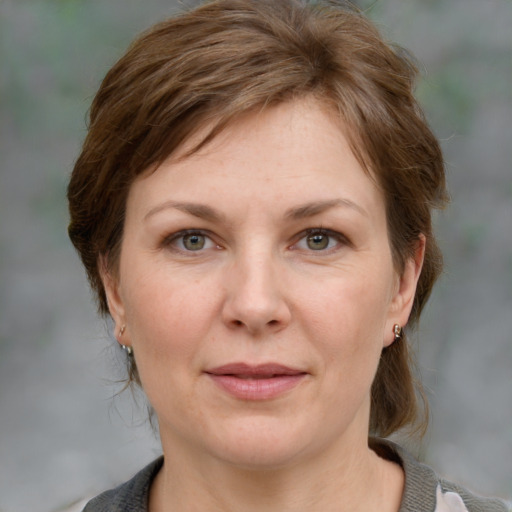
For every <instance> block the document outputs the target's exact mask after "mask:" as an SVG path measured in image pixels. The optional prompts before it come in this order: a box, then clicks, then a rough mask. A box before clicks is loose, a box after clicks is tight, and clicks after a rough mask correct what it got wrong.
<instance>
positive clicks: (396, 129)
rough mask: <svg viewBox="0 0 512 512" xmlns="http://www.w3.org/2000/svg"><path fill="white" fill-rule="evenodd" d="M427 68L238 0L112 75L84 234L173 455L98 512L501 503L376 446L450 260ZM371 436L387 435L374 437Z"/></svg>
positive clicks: (401, 414) (288, 9)
mask: <svg viewBox="0 0 512 512" xmlns="http://www.w3.org/2000/svg"><path fill="white" fill-rule="evenodd" d="M414 75H415V70H414V66H413V65H412V64H411V62H410V60H408V58H407V57H405V56H404V55H401V53H400V52H398V50H396V49H393V48H391V47H390V46H389V45H387V44H386V43H384V42H383V40H382V39H381V37H380V36H379V34H378V33H377V31H376V30H375V28H374V27H373V26H372V25H371V24H370V23H369V22H368V21H367V20H366V19H365V18H364V17H363V16H362V15H361V14H360V13H358V12H357V11H355V10H354V9H351V8H349V7H348V6H342V5H336V4H335V3H333V2H325V3H322V2H314V3H309V4H308V3H305V2H300V1H296V0H279V1H275V0H273V1H267V0H264V1H262V0H258V1H255V0H219V1H213V2H207V3H206V4H204V5H203V6H202V7H199V8H197V9H195V10H192V11H190V12H187V13H184V14H182V15H180V16H178V17H175V18H173V19H170V20H168V21H166V22H163V23H161V24H159V25H157V26H155V27H154V28H152V29H151V30H150V31H149V32H147V33H146V34H145V35H143V36H142V37H141V38H139V39H138V40H137V41H135V42H134V43H133V45H132V46H131V47H130V49H129V50H128V52H127V53H126V54H125V56H124V57H122V58H121V60H120V61H119V62H118V63H117V64H116V65H115V66H114V67H113V68H112V69H111V71H110V72H109V73H108V74H107V76H106V78H105V80H104V82H103V84H102V86H101V88H100V90H99V92H98V94H97V96H96V98H95V100H94V102H93V105H92V109H91V123H90V128H89V134H88V137H87V139H86V141H85V143H84V147H83V149H82V153H81V155H80V157H79V158H78V160H77V163H76V165H75V169H74V171H73V175H72V178H71V182H70V185H69V190H68V197H69V202H70V213H71V224H70V229H69V233H70V237H71V239H72V241H73V243H74V245H75V247H76V248H77V250H78V251H79V253H80V256H81V258H82V260H83V262H84V265H85V268H86V271H87V273H88V276H89V279H90V282H91V285H92V287H93V289H94V290H95V291H96V293H97V296H98V300H99V309H100V312H101V313H103V314H105V315H107V314H109V315H110V316H111V317H112V319H113V321H114V324H115V336H116V338H117V340H118V341H119V344H120V346H122V348H123V349H124V350H125V352H126V355H127V364H128V374H129V379H130V381H132V382H135V383H137V384H140V385H141V386H142V388H143V389H144V391H145V393H146V394H147V396H148V399H149V402H150V403H151V405H152V407H153V409H154V411H155V414H156V417H157V418H158V424H159V429H160V437H161V441H162V447H163V454H164V456H163V457H162V458H160V459H158V460H157V461H155V462H154V463H152V464H151V465H150V466H148V467H147V468H145V469H143V470H142V471H141V472H140V473H139V474H138V475H136V476H135V477H134V479H133V480H131V481H130V482H128V483H126V484H124V485H123V486H120V487H119V488H117V489H114V490H112V491H108V492H106V493H104V494H102V495H100V496H99V497H98V498H96V499H94V500H92V501H91V502H90V503H89V504H88V505H87V506H86V508H85V510H86V511H113V510H123V511H146V510H148V511H150V512H156V511H167V510H172V511H191V510H222V511H231V510H233V511H235V510H236V511H240V510H243V511H253V510H255V511H267V510H272V511H274V510H276V511H277V510H279V511H303V510H308V511H317V510H318V511H330V510H350V511H358V510H379V511H384V512H386V511H389V512H392V511H393V512H396V511H402V512H403V511H418V510H425V511H426V510H428V511H434V510H436V511H438V512H440V511H464V510H467V511H470V512H472V511H483V510H486V511H492V510H496V511H504V510H507V508H506V506H505V505H504V504H503V503H502V502H500V501H498V500H490V499H483V498H478V497H476V496H474V495H472V494H471V493H470V492H468V491H466V490H464V489H462V488H460V487H458V486H456V485H454V484H451V483H448V482H445V481H443V480H441V479H439V478H438V477H437V476H436V475H435V473H434V472H433V471H432V470H430V469H429V468H427V467H425V466H423V465H420V464H418V463H417V462H416V461H414V459H412V457H410V456H409V455H408V454H407V453H406V452H405V451H403V450H402V449H401V448H399V447H398V446H396V445H394V444H392V443H390V442H388V441H384V440H382V439H381V438H383V437H386V436H388V435H390V434H391V433H393V432H396V431H397V430H399V429H401V428H413V429H414V428H416V429H419V430H421V429H422V428H424V427H425V421H424V420H421V414H420V412H419V408H418V405H417V403H416V393H415V387H414V384H413V379H412V375H411V370H410V367H409V365H410V363H409V356H408V352H407V339H406V332H405V331H404V327H405V326H406V325H407V329H406V330H407V331H409V330H410V329H411V328H412V327H413V326H414V324H415V323H416V322H417V320H418V319H419V316H420V314H421V311H422V308H423V306H424V304H425V302H426V300H427V299H428V296H429V294H430V291H431V289H432V286H433V284H434V282H435V280H436V278H437V276H438V274H439V272H440V268H441V257H440V253H439V250H438V248H437V245H436V242H435V239H434V237H433V234H432V227H431V212H432V210H433V209H435V208H439V207H441V206H442V205H443V204H444V202H445V199H446V192H445V183H444V168H443V162H442V155H441V151H440V148H439V145H438V143H437V141H436V139H435V137H434V136H433V134H432V133H431V131H430V130H429V128H428V126H427V124H426V123H425V121H424V119H423V117H422V114H421V110H420V109H419V107H418V105H417V103H416V102H415V100H414V98H413V96H412V92H411V89H412V86H413V81H414ZM369 439H370V441H369Z"/></svg>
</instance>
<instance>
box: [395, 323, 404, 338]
mask: <svg viewBox="0 0 512 512" xmlns="http://www.w3.org/2000/svg"><path fill="white" fill-rule="evenodd" d="M393 332H394V333H395V339H394V341H398V340H399V339H401V337H402V334H403V332H402V328H401V327H400V326H399V325H398V324H395V325H394V326H393Z"/></svg>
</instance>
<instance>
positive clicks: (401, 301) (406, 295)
mask: <svg viewBox="0 0 512 512" xmlns="http://www.w3.org/2000/svg"><path fill="white" fill-rule="evenodd" d="M425 246H426V238H425V236H424V235H423V234H422V235H420V236H419V238H418V241H417V243H416V247H415V249H414V254H413V255H412V256H411V257H410V258H409V259H408V260H407V261H406V262H405V266H404V270H403V272H402V275H401V276H399V278H398V283H397V287H396V290H395V292H394V296H393V298H392V301H391V306H390V310H389V315H388V320H387V323H386V332H385V335H384V346H385V347H387V346H389V345H391V344H392V343H393V341H394V340H395V335H394V326H395V324H398V325H399V326H400V327H404V326H405V325H406V324H407V321H408V320H409V315H410V314H411V309H412V306H413V303H414V297H415V295H416V287H417V285H418V279H419V277H420V274H421V269H422V267H423V259H424V257H425Z"/></svg>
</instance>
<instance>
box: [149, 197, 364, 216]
mask: <svg viewBox="0 0 512 512" xmlns="http://www.w3.org/2000/svg"><path fill="white" fill-rule="evenodd" d="M337 207H346V208H351V209H352V210H355V211H356V212H358V213H360V214H362V215H364V216H368V213H367V212H366V210H365V209H364V208H362V207H361V206H359V205H358V204H357V203H354V202H353V201H351V200H350V199H345V198H337V199H329V200H325V201H312V202H311V203H306V204H304V205H301V206H297V207H295V208H291V209H290V210H287V211H286V213H285V215H284V217H285V218H286V219H293V220H300V219H305V218H307V217H313V216H315V215H319V214H320V213H323V212H325V211H327V210H330V209H331V208H337ZM167 209H175V210H179V211H182V212H184V213H188V214H189V215H193V216H194V217H198V218H200V219H204V220H208V221H210V222H220V221H223V220H225V216H224V215H223V214H222V213H220V212H219V211H217V210H215V209H214V208H211V207H210V206H207V205H205V204H200V203H190V202H179V201H172V200H171V201H166V202H165V203H162V204H159V205H157V206H155V207H154V208H152V209H151V210H150V211H149V212H148V213H147V214H146V215H145V216H144V220H145V221H146V220H147V219H148V218H149V217H152V216H153V215H155V214H157V213H160V212H161V211H163V210H167Z"/></svg>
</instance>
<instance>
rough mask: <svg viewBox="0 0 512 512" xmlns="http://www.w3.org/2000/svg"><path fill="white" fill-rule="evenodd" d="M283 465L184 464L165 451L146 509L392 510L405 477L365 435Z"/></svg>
mask: <svg viewBox="0 0 512 512" xmlns="http://www.w3.org/2000/svg"><path fill="white" fill-rule="evenodd" d="M339 448H343V449H341V450H340V449H338V447H334V448H333V447H332V446H331V447H330V450H329V452H328V453H324V454H320V455H317V456H315V457H314V458H308V459H303V460H301V461H296V462H295V463H293V464H288V465H286V467H280V468H277V469H276V468H273V469H252V468H244V467H239V466H235V465H232V464H226V463H225V462H219V461H218V460H214V459H210V460H204V459H203V460H201V461H200V463H199V464H197V463H187V461H186V460H183V458H182V457H179V456H178V457H176V456H175V455H177V454H176V453H173V452H172V451H167V450H166V449H165V446H164V453H166V452H167V453H168V454H169V456H168V457H166V458H165V462H164V466H163V467H162V469H161V471H160V472H159V474H158V475H157V477H156V479H155V482H154V484H153V486H152V489H151V496H150V509H149V510H150V512H164V511H168V510H173V511H176V512H182V511H183V512H184V511H187V512H191V511H196V510H197V511H208V512H214V511H215V512H216V511H223V512H227V511H229V512H231V511H233V512H234V511H239V510H244V512H253V511H254V512H256V511H257V512H277V511H279V512H305V511H307V512H320V511H322V512H324V511H325V510H339V511H340V512H344V511H351V512H357V511H363V510H364V511H366V510H379V511H382V512H397V511H398V509H399V506H400V501H401V496H402V493H403V485H404V476H403V472H402V470H401V468H399V466H398V465H396V464H394V463H392V462H389V461H386V460H384V459H381V458H380V457H378V456H377V455H376V454H375V453H374V452H373V451H372V450H371V449H369V448H368V443H367V439H359V440H358V442H357V443H354V442H351V443H349V444H347V445H346V446H343V447H339Z"/></svg>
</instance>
